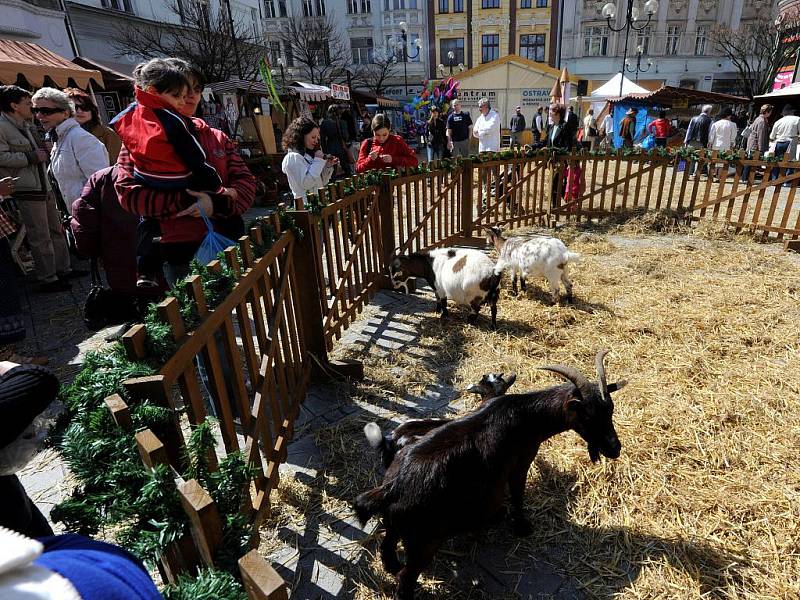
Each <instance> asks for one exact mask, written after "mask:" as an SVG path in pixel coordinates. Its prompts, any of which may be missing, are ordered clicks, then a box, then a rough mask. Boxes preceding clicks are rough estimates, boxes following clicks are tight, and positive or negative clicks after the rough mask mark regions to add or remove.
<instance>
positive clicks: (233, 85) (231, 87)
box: [208, 79, 269, 96]
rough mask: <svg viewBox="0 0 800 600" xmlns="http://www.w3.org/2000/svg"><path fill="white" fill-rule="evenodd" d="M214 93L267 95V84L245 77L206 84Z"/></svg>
mask: <svg viewBox="0 0 800 600" xmlns="http://www.w3.org/2000/svg"><path fill="white" fill-rule="evenodd" d="M208 87H210V88H211V89H212V90H214V93H215V94H237V93H241V94H261V95H264V96H269V90H268V89H267V86H266V85H265V84H263V83H262V82H260V81H248V80H246V79H229V80H228V81H217V82H215V83H210V84H208Z"/></svg>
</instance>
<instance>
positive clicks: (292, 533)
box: [267, 288, 582, 600]
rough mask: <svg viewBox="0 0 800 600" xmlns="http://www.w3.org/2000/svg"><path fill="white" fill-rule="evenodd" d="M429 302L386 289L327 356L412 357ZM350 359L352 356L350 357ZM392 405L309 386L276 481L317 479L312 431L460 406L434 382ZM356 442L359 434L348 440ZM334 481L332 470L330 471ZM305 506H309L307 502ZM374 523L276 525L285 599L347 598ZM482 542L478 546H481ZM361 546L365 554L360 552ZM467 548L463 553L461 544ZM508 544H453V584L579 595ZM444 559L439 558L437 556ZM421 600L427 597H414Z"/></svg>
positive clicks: (319, 455) (322, 519)
mask: <svg viewBox="0 0 800 600" xmlns="http://www.w3.org/2000/svg"><path fill="white" fill-rule="evenodd" d="M434 304H435V302H434V297H433V294H432V292H431V290H430V289H429V288H423V289H422V290H420V291H418V292H417V294H416V295H413V296H406V295H402V294H397V293H394V292H385V291H384V292H379V293H378V294H377V296H376V297H375V298H374V299H373V301H372V303H371V304H370V305H369V306H368V307H367V308H366V309H365V311H364V312H363V313H362V315H361V317H360V318H359V319H358V320H357V321H356V322H355V323H353V324H352V325H351V326H350V327H349V329H348V330H347V332H346V333H345V334H344V335H343V336H342V339H341V340H340V341H339V342H338V344H337V347H336V348H335V350H334V352H333V356H334V357H335V356H337V355H342V354H345V353H347V351H348V350H352V349H353V348H357V349H359V351H360V352H363V353H364V355H366V354H371V355H374V354H378V355H381V354H386V353H391V352H415V351H418V349H417V348H416V346H415V342H416V341H417V339H418V338H419V336H420V333H421V329H420V325H421V323H422V320H421V319H420V318H419V316H418V315H419V313H420V312H423V313H431V312H432V311H433V307H434ZM350 355H351V356H352V353H350ZM402 400H403V402H401V403H400V406H401V407H402V409H401V412H400V413H399V414H398V411H397V408H398V405H397V404H394V405H393V406H392V407H391V408H386V407H382V406H377V405H375V404H371V403H367V402H362V401H360V400H357V399H352V398H350V397H348V394H347V389H346V386H343V385H338V386H337V385H336V384H330V385H327V386H320V385H317V386H315V387H313V388H312V389H311V391H310V393H309V395H308V397H307V399H306V401H305V403H304V404H303V406H302V408H301V413H300V417H299V421H298V424H297V433H296V436H295V440H294V441H293V442H292V443H291V444H290V445H289V455H288V461H287V463H286V464H284V465H282V466H281V478H282V480H286V478H289V477H294V478H296V479H297V480H298V481H300V482H303V483H305V484H307V485H309V486H314V485H315V483H317V482H319V481H320V480H321V479H322V478H323V477H324V475H325V472H326V469H328V465H326V460H325V455H324V452H323V451H322V450H321V449H320V447H318V444H317V442H316V438H315V434H317V433H318V432H319V431H320V430H321V429H323V428H327V427H331V426H333V425H336V424H339V425H342V424H344V423H346V422H347V421H353V423H352V427H351V428H347V430H353V431H357V432H358V433H359V434H360V428H361V426H363V423H364V422H367V421H370V420H374V419H376V418H379V417H381V418H386V419H390V421H392V422H394V423H396V424H399V423H400V422H402V421H403V420H405V419H407V418H414V417H420V416H428V415H431V416H436V415H438V416H442V415H446V414H451V413H453V412H455V411H456V410H458V409H461V408H463V399H462V398H461V397H460V393H459V392H458V391H457V390H454V389H453V388H451V387H449V386H448V385H446V384H444V383H442V382H439V383H437V384H435V385H429V386H427V387H426V389H425V391H424V393H423V394H421V395H416V396H414V395H411V394H407V395H406V396H405V398H403V399H402ZM350 442H352V443H353V444H363V446H364V448H365V450H367V449H368V448H367V446H366V442H365V440H364V438H363V436H362V435H359V436H358V439H353V440H348V443H350ZM333 475H334V476H335V473H334V474H333ZM309 504H310V502H309ZM376 528H377V526H376V524H375V521H374V520H373V521H371V522H370V523H369V524H368V525H367V526H366V527H365V528H362V527H361V526H360V525H359V523H358V522H357V521H356V520H355V517H354V516H353V514H352V511H350V510H349V509H348V510H345V511H340V512H336V511H333V510H331V511H329V512H328V514H324V515H322V516H320V515H318V514H312V511H311V510H309V511H308V513H307V514H306V518H305V519H303V520H302V522H301V523H293V524H291V525H286V526H281V527H280V528H279V531H277V532H276V534H277V537H279V538H280V539H281V540H282V541H283V544H282V546H281V547H280V548H279V549H278V550H275V551H273V552H270V553H269V554H268V556H267V558H268V560H269V561H270V563H271V564H272V565H273V567H275V568H276V569H277V570H278V572H279V573H280V574H281V576H282V577H283V578H284V580H285V581H286V582H287V585H289V586H290V588H291V597H292V598H302V599H311V598H313V599H330V598H352V597H353V596H354V593H355V592H354V589H353V588H354V585H353V582H352V581H350V580H349V578H348V573H350V572H352V570H353V568H354V563H356V564H358V565H362V566H363V567H364V568H369V567H368V566H367V565H366V564H365V562H366V561H368V560H369V559H370V558H371V556H370V555H374V553H375V552H376V550H377V543H376V540H374V539H373V540H369V541H367V542H365V541H364V540H365V538H367V537H368V536H370V535H372V534H373V533H375V529H376ZM476 539H477V542H476ZM487 541H488V542H490V543H484V542H487ZM362 544H364V545H365V546H366V548H367V551H366V552H365V551H363V550H362V549H361V545H362ZM471 544H472V545H474V546H473V547H472V551H471V550H470V548H469V547H467V548H466V549H465V548H464V546H465V545H466V546H470V545H471ZM515 544H516V541H515V540H514V539H506V540H498V541H495V540H490V539H488V538H487V537H486V534H483V537H481V534H478V537H477V538H472V537H470V538H468V539H467V540H463V539H462V540H461V543H460V545H459V542H458V541H456V542H455V543H454V546H455V547H456V548H457V550H458V553H459V554H461V553H462V552H461V551H463V554H466V555H468V556H465V557H463V558H461V559H459V560H458V563H457V571H458V573H457V578H458V579H457V581H461V580H462V579H463V588H464V589H465V591H466V590H470V589H473V588H474V593H473V594H465V596H464V597H467V596H469V597H474V598H524V599H528V598H530V599H539V598H551V599H557V600H566V599H576V598H582V594H580V592H578V591H577V588H576V587H575V585H574V583H573V582H571V581H569V580H565V579H564V578H562V577H561V576H559V575H558V574H556V573H555V572H554V571H553V570H552V569H551V568H550V567H549V566H548V565H546V564H545V563H544V562H543V561H542V560H540V559H539V558H538V557H534V556H531V557H528V558H527V559H526V560H524V561H520V560H519V559H518V558H517V557H515V558H514V559H509V558H508V554H510V553H511V552H512V550H513V547H514V545H515ZM437 560H446V559H437ZM421 597H422V598H427V597H428V596H427V595H425V594H421Z"/></svg>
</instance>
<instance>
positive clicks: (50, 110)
mask: <svg viewBox="0 0 800 600" xmlns="http://www.w3.org/2000/svg"><path fill="white" fill-rule="evenodd" d="M60 112H64V109H63V108H46V107H41V108H34V109H33V114H35V115H54V114H56V113H60Z"/></svg>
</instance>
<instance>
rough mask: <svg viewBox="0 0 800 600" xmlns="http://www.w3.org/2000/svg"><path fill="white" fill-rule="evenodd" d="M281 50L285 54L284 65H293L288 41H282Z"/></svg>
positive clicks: (292, 56) (290, 46)
mask: <svg viewBox="0 0 800 600" xmlns="http://www.w3.org/2000/svg"><path fill="white" fill-rule="evenodd" d="M283 52H284V54H285V55H286V66H287V67H293V66H294V53H292V45H291V44H290V43H289V42H284V44H283Z"/></svg>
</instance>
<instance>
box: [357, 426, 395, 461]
mask: <svg viewBox="0 0 800 600" xmlns="http://www.w3.org/2000/svg"><path fill="white" fill-rule="evenodd" d="M364 435H365V436H367V442H369V445H370V447H371V448H373V449H374V450H380V453H381V462H383V466H384V468H386V469H388V468H389V465H390V464H392V461H393V460H394V455H395V454H397V444H396V443H395V441H394V439H393V438H392V436H391V435H389V436H386V435H383V431H381V428H380V426H379V425H378V424H377V423H374V422H373V423H367V424H366V425H364Z"/></svg>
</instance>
